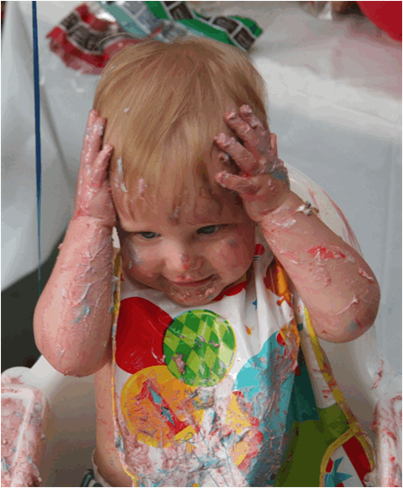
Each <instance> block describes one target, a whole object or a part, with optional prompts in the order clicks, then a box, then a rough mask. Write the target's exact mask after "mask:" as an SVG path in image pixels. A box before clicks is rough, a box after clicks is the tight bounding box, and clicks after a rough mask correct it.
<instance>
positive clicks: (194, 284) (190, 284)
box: [171, 275, 214, 288]
mask: <svg viewBox="0 0 403 488" xmlns="http://www.w3.org/2000/svg"><path fill="white" fill-rule="evenodd" d="M213 277H214V275H210V276H207V278H204V279H203V280H199V281H188V282H186V283H184V282H181V283H178V282H176V281H171V283H172V285H173V286H177V287H179V288H197V287H199V286H204V285H206V284H207V283H209V282H210V281H211V279H212V278H213Z"/></svg>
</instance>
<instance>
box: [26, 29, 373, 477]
mask: <svg viewBox="0 0 403 488" xmlns="http://www.w3.org/2000/svg"><path fill="white" fill-rule="evenodd" d="M265 103H266V96H265V85H264V81H263V79H262V78H261V77H260V75H259V74H258V73H257V71H256V70H255V68H254V67H253V65H252V64H251V62H250V60H249V58H248V56H247V55H246V54H244V53H242V52H241V51H240V50H238V49H237V48H235V47H231V46H227V45H225V44H222V43H219V42H216V41H212V40H208V39H202V38H193V37H187V38H184V39H181V40H179V41H176V42H174V43H172V44H164V43H161V42H159V41H146V42H144V43H141V44H139V45H136V46H131V47H128V48H125V49H124V50H123V51H121V52H120V53H118V54H117V55H116V56H115V57H114V58H113V59H112V61H111V62H110V63H109V64H108V66H107V67H106V68H105V70H104V73H103V75H102V78H101V80H100V82H99V85H98V88H97V92H96V95H95V101H94V110H92V111H91V112H90V115H89V119H88V125H87V129H86V132H85V137H84V147H83V152H82V158H81V167H80V171H79V176H78V183H77V190H76V200H75V211H74V216H73V218H72V220H71V222H70V224H69V227H68V230H67V233H66V236H65V239H64V242H63V245H62V247H61V250H60V255H59V257H58V260H57V263H56V265H55V268H54V270H53V273H52V275H51V277H50V279H49V281H48V283H47V285H46V288H45V289H44V291H43V293H42V295H41V297H40V300H39V302H38V305H37V307H36V311H35V317H34V330H35V339H36V343H37V346H38V348H39V350H40V351H41V353H42V354H43V355H44V356H45V357H46V358H47V360H48V361H49V362H50V363H51V364H52V365H53V367H54V368H56V369H57V370H58V371H60V372H62V373H63V374H65V375H72V376H87V375H91V374H94V378H95V390H96V406H97V441H96V449H95V452H94V456H93V464H94V466H93V467H94V473H93V472H91V473H90V474H89V475H88V476H87V478H86V481H85V483H87V484H86V486H92V485H91V484H89V483H90V482H89V481H88V480H89V478H91V475H92V474H93V475H94V477H95V480H96V482H98V483H99V486H274V485H275V484H276V485H281V484H286V483H288V484H287V486H302V485H301V484H300V483H301V481H299V482H298V481H297V484H294V485H293V484H289V483H295V482H296V481H293V480H298V479H299V480H301V470H302V471H303V472H304V473H305V472H306V473H307V483H308V484H305V485H304V486H309V485H310V484H311V483H313V484H311V486H318V485H319V484H320V483H323V476H324V474H323V473H322V471H324V468H323V462H324V461H323V460H322V457H321V458H320V459H319V461H318V460H317V459H316V460H313V461H312V459H311V458H309V459H305V458H304V456H306V452H311V451H312V450H311V449H310V447H309V439H308V443H306V444H304V442H307V441H306V440H305V441H304V440H303V436H302V435H301V436H299V437H298V426H299V425H300V426H303V425H310V426H311V427H312V426H319V427H315V428H317V429H319V431H320V432H324V431H326V429H325V428H324V427H323V425H324V423H323V422H326V419H325V417H326V416H325V415H324V413H323V412H330V411H332V412H333V414H332V415H333V417H332V422H333V424H332V425H333V426H334V425H336V424H335V422H336V423H337V422H339V424H338V425H340V426H341V427H340V429H339V430H337V429H336V430H337V435H336V434H334V431H332V432H333V434H332V435H333V437H332V436H330V437H329V435H328V437H327V440H326V441H323V442H325V444H323V450H322V453H324V452H325V451H326V450H327V449H328V446H329V445H330V444H332V443H336V441H337V439H339V436H340V435H341V434H343V435H344V436H347V437H345V438H346V439H347V438H349V436H350V437H351V436H353V433H355V434H354V435H355V436H356V437H357V438H358V437H360V439H361V440H360V443H361V444H360V445H361V446H364V445H365V446H366V447H365V452H366V453H368V452H370V447H368V445H367V444H365V442H366V440H365V435H364V434H363V433H362V431H361V430H360V429H359V427H358V426H357V424H356V421H355V419H354V418H353V417H352V414H351V412H349V411H348V407H347V406H346V405H344V404H343V403H342V402H340V401H339V400H337V402H336V400H335V398H336V395H335V394H334V392H335V391H336V388H337V385H336V384H335V382H334V379H333V378H332V377H331V376H329V375H331V373H329V372H328V373H326V374H325V373H323V374H322V373H321V371H322V372H323V371H324V369H326V368H325V366H326V364H327V363H325V362H324V361H325V360H324V359H323V357H322V356H321V355H320V354H321V353H320V352H318V351H319V346H317V347H313V346H312V345H315V344H316V345H317V344H318V343H317V337H319V338H322V339H324V340H326V341H330V342H347V341H352V340H354V339H356V338H357V337H359V336H361V335H362V334H364V333H365V332H366V331H367V330H368V329H369V327H371V325H372V324H373V323H374V320H375V317H376V314H377V310H378V306H379V299H380V292H379V287H378V285H377V282H376V278H375V276H374V275H373V273H372V271H371V269H370V268H369V266H368V265H367V263H366V262H365V261H364V260H363V258H362V257H361V256H360V255H359V254H358V253H357V252H356V251H355V250H354V249H352V248H351V247H350V246H349V245H348V244H346V243H345V242H343V240H342V239H341V238H340V237H338V236H337V235H335V234H334V233H333V232H332V231H331V230H330V229H329V228H328V227H327V226H326V225H325V224H323V223H322V222H321V220H320V218H319V217H318V215H317V213H318V212H317V209H315V208H313V207H312V206H311V205H310V204H309V203H308V202H304V201H302V200H301V199H300V198H299V197H298V196H297V195H296V194H295V193H294V192H293V191H292V190H291V188H290V183H289V178H288V173H287V169H286V168H285V166H284V163H283V162H282V161H281V160H280V159H279V158H278V151H277V137H276V135H275V134H273V133H271V132H270V130H269V127H268V123H267V115H266V111H265ZM114 227H116V228H117V231H118V235H119V240H120V251H119V252H117V251H116V252H114V248H113V241H112V231H113V229H114ZM308 371H309V374H308ZM315 372H316V373H315ZM329 378H330V379H329ZM315 385H316V386H315ZM324 390H326V391H327V392H328V393H327V395H323V394H322V392H323V391H324ZM318 392H320V393H318ZM332 409H333V410H332ZM326 418H327V417H326ZM346 419H348V420H346ZM301 422H304V423H302V424H301ZM309 422H311V423H309ZM311 427H310V428H311ZM304 428H305V427H304ZM312 429H314V427H312ZM354 429H355V430H354ZM300 430H301V432H302V431H303V429H302V428H301V429H300ZM315 432H316V431H315ZM326 432H328V431H326ZM329 432H330V431H329ZM350 432H353V433H352V434H351V435H350V434H348V435H347V433H350ZM308 434H309V433H308ZM315 435H316V434H315ZM308 437H311V439H313V438H314V434H312V435H311V434H309V435H308ZM315 439H316V437H315ZM297 440H298V442H297ZM312 442H316V444H318V443H319V441H312ZM320 442H322V441H320ZM339 445H341V444H340V442H339ZM298 446H300V447H298ZM301 446H302V447H301ZM335 449H336V447H335ZM298 453H299V454H298ZM311 457H312V456H311ZM369 457H370V456H369ZM323 459H324V458H323ZM326 459H327V460H328V459H329V457H327V458H326ZM326 462H327V461H326ZM329 462H330V461H329ZM371 462H372V461H371V460H370V461H369V465H371ZM298 463H299V464H298ZM321 463H322V464H321ZM295 466H297V467H298V466H299V468H298V473H297V474H295V472H296V471H295V469H296V468H295ZM371 466H372V465H371ZM325 468H326V465H325ZM368 469H369V468H368ZM320 473H322V474H320ZM293 476H294V478H293ZM295 476H296V478H295ZM321 476H322V478H321ZM91 483H94V481H91ZM83 486H85V484H84V485H83ZM333 486H336V485H333ZM351 486H353V485H351ZM354 486H358V485H354Z"/></svg>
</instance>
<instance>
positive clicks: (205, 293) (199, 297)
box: [164, 279, 225, 307]
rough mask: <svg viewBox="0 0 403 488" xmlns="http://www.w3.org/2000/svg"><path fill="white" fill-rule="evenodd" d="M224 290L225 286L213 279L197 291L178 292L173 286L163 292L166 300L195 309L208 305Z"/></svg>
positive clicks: (185, 289) (186, 289) (189, 289)
mask: <svg viewBox="0 0 403 488" xmlns="http://www.w3.org/2000/svg"><path fill="white" fill-rule="evenodd" d="M224 288H225V285H222V284H221V283H220V282H219V280H218V279H213V280H212V282H211V283H208V284H207V285H206V286H204V287H200V288H197V289H191V288H184V289H180V290H178V289H177V288H176V287H174V286H167V287H166V288H165V289H164V292H165V294H166V296H167V297H168V298H170V299H171V300H173V301H174V302H176V303H178V304H179V305H182V306H183V307H197V306H202V305H207V304H208V303H210V302H211V301H212V300H214V298H216V297H218V295H219V294H220V293H221V292H222V290H223V289H224Z"/></svg>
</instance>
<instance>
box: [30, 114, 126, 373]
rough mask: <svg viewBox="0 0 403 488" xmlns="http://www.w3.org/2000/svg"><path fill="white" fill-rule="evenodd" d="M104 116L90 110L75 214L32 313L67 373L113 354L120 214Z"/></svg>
mask: <svg viewBox="0 0 403 488" xmlns="http://www.w3.org/2000/svg"><path fill="white" fill-rule="evenodd" d="M104 125H105V120H104V119H102V118H101V117H99V116H98V113H97V112H96V111H95V110H92V111H91V112H90V115H89V118H88V124H87V129H86V133H85V136H84V145H83V151H82V155H81V165H80V170H79V175H78V182H77V189H76V199H75V210H74V216H73V218H72V219H71V221H70V224H69V226H68V229H67V232H66V235H65V238H64V241H63V245H62V246H61V250H60V254H59V256H58V259H57V262H56V264H55V267H54V269H53V272H52V274H51V276H50V278H49V281H48V282H47V284H46V287H45V289H44V290H43V293H42V294H41V296H40V298H39V301H38V304H37V306H36V309H35V314H34V334H35V341H36V345H37V347H38V349H39V350H40V352H41V353H42V354H43V355H44V356H45V357H46V359H47V360H48V361H49V362H50V363H51V364H52V366H53V367H54V368H55V369H57V370H58V371H60V372H61V373H63V374H66V375H71V376H87V375H90V374H93V373H95V372H96V371H98V370H99V369H101V368H102V367H103V366H104V365H105V363H106V362H107V361H108V359H109V358H110V355H111V344H110V341H111V325H112V323H111V322H112V314H111V310H110V308H111V303H112V302H111V297H112V286H113V283H112V281H113V244H112V229H113V227H114V225H115V223H116V214H115V209H114V206H113V201H112V196H111V192H110V187H109V182H108V177H107V173H108V168H109V160H110V157H111V154H112V151H113V148H112V146H110V145H106V146H104V147H103V149H102V150H101V146H102V134H103V127H104Z"/></svg>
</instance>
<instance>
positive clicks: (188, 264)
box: [167, 249, 203, 273]
mask: <svg viewBox="0 0 403 488" xmlns="http://www.w3.org/2000/svg"><path fill="white" fill-rule="evenodd" d="M167 264H168V267H169V268H171V270H172V271H175V272H180V273H182V272H183V271H197V270H198V269H200V268H201V266H202V264H203V259H202V257H201V256H198V255H197V254H195V253H194V252H190V251H188V250H184V249H175V250H172V251H171V252H170V254H169V255H168V256H167Z"/></svg>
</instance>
